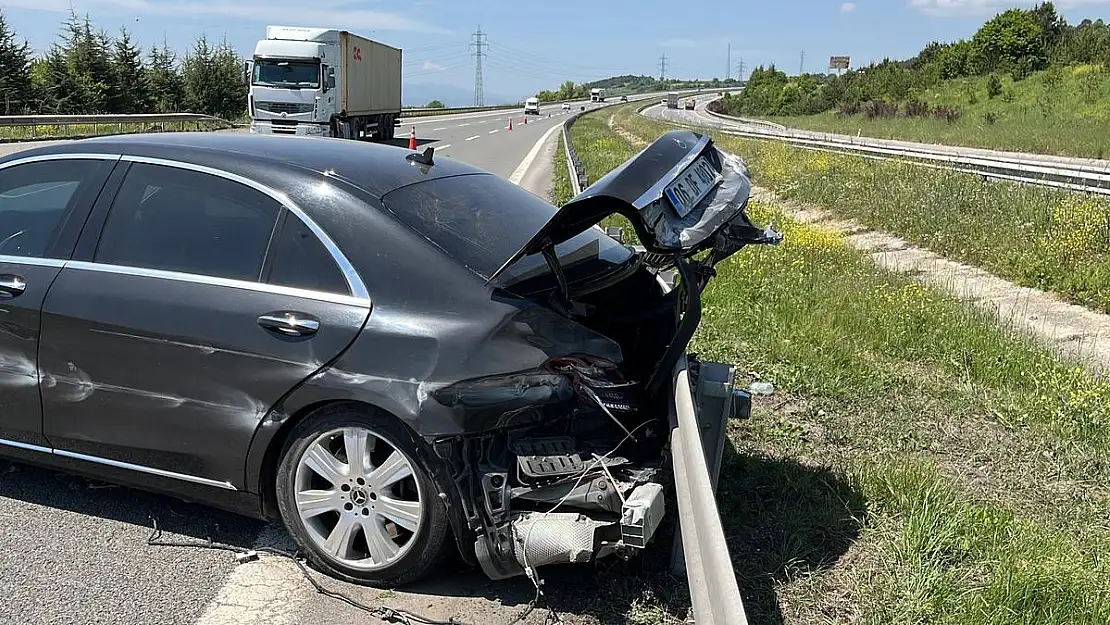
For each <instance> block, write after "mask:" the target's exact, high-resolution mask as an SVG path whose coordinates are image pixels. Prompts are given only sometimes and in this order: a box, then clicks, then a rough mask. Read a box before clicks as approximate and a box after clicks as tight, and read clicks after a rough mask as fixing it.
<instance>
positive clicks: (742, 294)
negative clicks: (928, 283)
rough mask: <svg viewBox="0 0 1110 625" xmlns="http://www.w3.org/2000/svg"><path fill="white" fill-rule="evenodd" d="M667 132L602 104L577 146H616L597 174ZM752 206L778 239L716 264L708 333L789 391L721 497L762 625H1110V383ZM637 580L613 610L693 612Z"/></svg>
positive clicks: (740, 438) (650, 619) (729, 460)
mask: <svg viewBox="0 0 1110 625" xmlns="http://www.w3.org/2000/svg"><path fill="white" fill-rule="evenodd" d="M626 113H627V111H626ZM608 114H609V113H608V112H607V113H605V115H608ZM628 122H631V123H628ZM663 130H664V126H663V125H661V124H654V126H651V125H648V124H643V123H641V122H640V121H638V117H632V116H630V115H623V114H622V113H618V114H617V115H616V116H615V118H614V126H613V127H610V126H608V125H607V124H606V123H605V119H604V118H603V117H601V116H600V115H596V114H595V115H587V116H585V117H584V118H582V120H581V121H580V122H579V123H578V124H576V125H575V126H574V129H573V131H572V132H573V133H574V136H573V138H572V140H573V141H574V142H575V145H576V146H579V145H581V146H600V147H601V148H603V149H605V150H608V153H607V154H603V155H595V154H591V153H589V152H586V151H583V153H582V156H583V159H584V161H585V162H586V164H587V165H586V166H587V168H590V167H594V166H601V165H594V164H595V163H598V164H600V163H607V162H614V163H619V162H621V161H622V160H623V159H624V158H628V157H629V156H631V155H632V154H633V153H634V152H635V151H636V150H638V149H639V146H636V145H634V143H635V141H633V138H635V137H640V138H642V139H644V140H646V139H648V138H655V137H657V136H658V134H659V133H660V132H662V131H663ZM737 147H744V146H735V147H733V146H730V148H729V149H736V148H737ZM579 150H583V148H582V147H579ZM737 151H738V152H739V153H741V154H743V155H744V156H748V154H747V153H745V151H744V150H742V149H737ZM754 169H755V171H756V175H757V176H759V175H760V168H759V167H758V166H756V167H755V168H754ZM601 173H603V172H602V171H600V170H590V177H591V179H596V178H597V177H598V175H599V174H601ZM784 179H785V178H784ZM841 184H847V183H846V182H845V181H843V180H841ZM751 213H752V216H753V218H754V219H755V221H757V222H758V223H764V222H767V221H770V220H773V221H774V222H775V224H776V225H777V226H780V227H781V228H782V229H783V230H784V231H785V234H786V242H785V243H784V244H783V245H781V246H779V247H775V248H761V249H751V250H743V251H741V252H740V253H739V254H737V255H736V256H734V257H733V258H731V259H729V260H728V261H726V262H725V263H723V264H722V265H721V266H719V274H718V276H717V278H716V279H715V280H714V281H713V282H711V284H710V287H709V288H708V290H707V291H706V294H705V298H704V320H703V322H702V326H701V329H700V330H699V333H698V335H697V336H696V337H695V349H696V350H697V351H699V352H700V353H701V355H702V356H703V357H704V358H707V359H712V360H719V361H724V362H737V363H740V364H741V366H742V368H743V370H745V371H750V372H753V374H754V375H756V376H758V377H760V378H763V379H767V380H771V381H773V382H774V383H775V384H776V387H777V390H776V393H775V394H774V395H773V396H771V397H768V398H763V399H761V400H760V401H759V402H757V405H756V406H755V410H754V412H753V417H752V419H751V420H750V421H748V422H743V423H731V424H729V432H728V435H729V440H730V442H731V444H732V448H731V449H729V450H727V451H726V457H725V461H724V465H723V467H722V475H721V485H720V488H719V492H718V499H719V505H720V507H721V513H722V514H721V516H722V521H723V523H724V525H725V531H726V535H727V536H728V539H729V543H730V551H731V554H732V557H733V561H734V563H735V566H736V570H737V572H738V575H739V577H740V579H741V588H742V591H743V593H744V596H745V603H746V606H747V609H748V612H749V618H750V619H751V621H752V622H753V623H807V624H808V623H844V622H853V623H857V622H858V623H876V624H878V623H884V624H885V623H951V624H953V625H964V624H967V625H971V624H976V625H979V624H982V623H998V624H1001V623H1061V624H1062V623H1079V624H1086V623H1090V624H1094V623H1106V622H1110V521H1108V519H1110V488H1108V487H1107V486H1106V485H1107V484H1108V483H1110V463H1108V462H1107V461H1106V458H1107V457H1108V455H1107V451H1108V450H1110V434H1108V433H1107V426H1108V425H1110V385H1108V384H1107V383H1105V382H1100V381H1098V380H1095V379H1092V378H1091V377H1089V376H1088V375H1086V374H1085V373H1084V372H1083V371H1081V370H1080V369H1078V368H1076V367H1073V366H1070V365H1068V364H1065V363H1062V362H1060V361H1058V360H1056V359H1054V358H1053V357H1052V356H1051V355H1050V354H1049V353H1048V352H1046V351H1045V350H1042V349H1040V348H1038V347H1036V346H1034V345H1033V344H1031V343H1030V342H1028V341H1027V340H1025V339H1023V338H1020V337H1018V336H1015V335H1013V334H1011V333H1009V332H1008V331H1006V330H1004V329H1001V328H1000V327H998V326H997V325H996V324H994V323H993V322H992V321H991V319H990V318H989V317H987V316H986V314H984V313H980V312H978V311H976V310H975V309H973V308H971V307H968V306H966V305H963V304H961V303H960V302H958V301H956V300H955V299H953V298H950V297H947V296H945V295H943V294H941V293H939V292H936V291H934V290H931V289H928V288H925V287H922V286H920V285H918V284H916V283H914V282H912V281H911V280H910V279H908V278H905V277H902V276H898V275H894V274H891V273H888V272H885V271H883V270H880V269H879V268H877V267H876V266H875V265H873V264H872V263H871V262H870V261H869V260H868V259H867V258H866V257H865V256H863V255H862V254H861V253H859V252H857V251H855V250H853V249H851V248H849V247H848V246H846V245H845V244H844V242H843V241H842V240H841V239H840V237H839V236H837V235H835V234H834V233H831V232H829V231H827V230H823V229H821V228H819V227H815V226H811V225H805V224H799V223H795V222H793V221H791V220H790V219H789V218H787V217H786V216H785V215H783V214H781V213H780V212H779V211H778V209H777V208H776V207H774V206H768V205H759V204H755V205H753V206H752V209H751ZM643 579H644V580H645V581H644V585H645V586H647V587H648V588H651V589H652V592H651V593H650V595H648V596H643V595H642V594H641V595H636V593H637V592H639V591H638V590H637V589H638V588H639V587H640V586H639V585H638V584H637V583H636V582H635V581H634V580H633V581H629V580H628V579H622V580H621V581H620V582H619V583H618V582H616V581H611V582H604V584H605V585H604V588H603V589H604V590H606V591H607V592H608V593H610V594H611V595H613V596H615V597H616V598H617V603H619V604H620V605H624V606H628V609H627V610H626V612H625V614H624V615H623V617H622V619H621V620H622V621H623V622H627V623H636V624H647V623H651V624H655V623H665V622H673V620H674V619H680V618H681V617H682V614H681V610H682V607H683V605H682V604H681V602H674V603H672V601H673V600H670V601H669V600H667V599H665V598H664V597H677V596H680V595H681V593H676V592H671V593H669V594H666V593H661V592H659V591H658V590H657V588H658V586H657V584H658V581H657V578H654V577H651V576H648V575H645V576H644V577H643ZM630 595H631V596H632V598H629V596H630Z"/></svg>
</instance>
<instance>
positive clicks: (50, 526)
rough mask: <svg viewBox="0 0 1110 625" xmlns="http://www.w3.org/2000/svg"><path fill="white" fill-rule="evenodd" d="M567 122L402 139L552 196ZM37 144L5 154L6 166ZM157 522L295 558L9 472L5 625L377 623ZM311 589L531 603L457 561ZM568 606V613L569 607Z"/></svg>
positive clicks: (266, 531)
mask: <svg viewBox="0 0 1110 625" xmlns="http://www.w3.org/2000/svg"><path fill="white" fill-rule="evenodd" d="M644 97H658V96H657V95H655V94H652V95H649V96H644ZM581 105H583V106H586V107H587V108H596V107H598V106H600V105H598V104H590V103H583V104H581ZM578 106H579V104H575V105H574V108H575V109H577V107H578ZM549 113H550V117H549V116H548V114H549ZM567 116H568V114H567V113H565V112H563V111H562V110H561V107H560V106H559V105H557V104H556V105H545V106H544V107H543V108H542V109H541V115H540V116H539V117H538V118H537V117H535V116H532V117H531V118H530V119H529V120H528V123H527V124H525V123H523V121H522V119H523V116H522V114H521V111H520V110H512V109H511V110H502V111H497V112H488V113H465V114H456V115H448V116H437V117H427V118H417V119H414V120H412V121H406V123H405V125H404V126H402V127H401V129H399V131H398V135H399V138H398V139H397V140H396V143H398V144H403V145H407V144H408V134H409V132H410V130H411V129H412V128H415V129H416V134H417V140H418V143H419V144H420V149H423V148H424V147H425V146H428V145H431V146H433V147H435V148H436V151H437V153H438V154H439V155H440V156H441V157H449V158H455V159H459V160H462V161H466V162H468V163H472V164H474V165H477V166H479V167H483V168H485V169H488V170H490V171H492V172H494V173H496V174H498V175H500V176H503V177H505V178H508V179H510V180H511V181H513V182H517V183H519V184H521V185H522V186H524V187H525V188H527V189H529V190H531V191H532V192H534V193H537V194H538V195H542V196H546V194H547V189H548V188H549V186H550V182H551V165H552V159H551V156H552V154H553V151H554V149H555V146H556V145H557V139H558V133H557V132H556V130H557V129H558V127H559V126H560V124H561V123H562V122H563V121H565V120H566V119H567ZM510 118H511V119H512V130H509V128H508V126H509V119H510ZM232 132H244V131H243V130H238V131H232ZM402 135H403V138H401V136H402ZM545 138H546V139H545ZM541 139H545V140H544V141H543V142H541ZM42 143H43V142H36V143H8V144H3V145H0V154H8V153H13V152H18V151H20V150H23V149H27V148H28V147H32V146H35V145H42ZM152 518H156V519H157V520H158V522H159V524H160V526H161V527H162V528H163V529H164V530H165V531H166V535H165V537H164V538H166V539H173V540H192V541H196V540H205V539H207V538H212V539H213V540H215V541H218V542H226V543H229V544H232V545H236V546H239V547H258V546H276V547H280V548H284V549H292V548H293V546H292V544H291V542H290V540H289V538H288V536H287V534H286V533H285V531H284V529H283V528H281V527H280V526H278V525H276V524H270V525H267V524H263V523H260V522H256V521H252V520H249V519H246V518H242V517H238V516H235V515H231V514H225V513H222V512H218V511H215V510H212V509H210V508H206V507H203V506H199V505H194V504H188V503H184V502H181V501H179V500H176V499H171V498H167V497H161V496H157V495H151V494H147V493H141V492H138V491H134V490H130V489H126V488H121V487H113V486H108V485H103V484H95V483H91V482H88V481H87V480H84V479H82V478H77V477H71V476H68V475H63V474H59V473H55V472H52V471H47V470H42V469H37V468H31V467H28V466H25V465H8V464H7V463H6V462H4V461H2V460H0V527H3V528H5V531H4V532H3V533H2V534H0V625H9V624H11V625H16V624H18V625H36V624H44V625H45V624H47V623H49V624H62V623H74V624H78V623H79V624H85V623H101V624H105V625H123V624H127V625H141V624H147V623H149V624H151V625H214V624H225V623H227V624H231V623H234V624H236V625H239V624H251V623H266V624H274V625H284V624H289V625H292V624H294V623H297V624H299V623H333V622H335V623H338V622H344V623H349V622H359V623H374V624H376V623H378V622H380V621H378V620H377V619H376V618H373V617H370V616H368V615H360V613H359V612H358V611H357V610H356V609H354V608H352V607H350V606H348V605H346V604H344V603H342V602H340V601H337V600H335V599H331V598H328V597H326V596H324V595H320V594H317V593H316V592H315V590H314V589H313V588H312V586H310V585H309V584H308V583H307V582H306V581H305V580H304V579H303V578H302V577H301V575H300V573H299V571H298V570H297V569H296V568H295V566H294V565H293V564H292V563H290V562H288V561H286V560H282V559H280V558H276V557H263V558H262V559H261V560H260V561H258V562H253V563H249V564H244V565H237V564H236V561H235V557H234V554H231V553H228V552H223V551H213V550H206V549H190V548H175V547H153V546H148V545H147V543H146V541H147V537H148V535H149V534H150V529H151V519H152ZM584 569H585V570H582V569H578V570H574V571H571V572H570V573H569V574H567V573H558V572H556V573H552V574H548V573H547V572H545V573H544V575H545V576H547V577H548V578H549V581H550V582H552V586H553V587H557V588H558V589H556V588H552V589H549V591H548V592H553V593H554V594H555V596H556V597H559V596H560V595H562V594H563V593H566V594H567V596H574V597H576V598H577V601H579V602H582V601H583V599H582V597H590V596H591V595H592V593H591V592H590V590H591V588H596V582H593V581H591V579H590V577H591V576H592V575H593V573H592V572H591V571H592V568H590V567H584ZM316 577H317V578H318V579H320V580H321V583H323V584H324V585H326V586H327V587H328V588H329V589H333V590H339V591H342V592H345V593H348V594H350V595H351V596H352V597H355V598H357V599H358V600H359V601H361V602H364V603H367V604H372V605H373V604H378V603H384V604H386V605H389V606H391V607H396V608H404V609H408V610H411V611H414V612H418V613H420V614H423V615H426V616H429V617H433V618H438V619H441V620H446V619H449V618H451V617H455V618H458V619H461V620H462V621H463V622H466V623H473V624H486V623H491V624H493V625H498V624H500V623H505V622H508V621H510V620H512V618H515V616H516V615H517V614H518V613H519V612H520V609H521V608H522V607H523V606H524V605H525V604H526V603H527V602H528V600H529V599H531V598H532V596H533V589H532V585H531V583H530V582H528V581H527V580H523V579H519V580H513V581H509V582H491V581H489V580H488V579H487V578H486V577H485V576H484V575H482V574H481V573H480V572H479V571H476V570H470V569H467V568H465V567H464V566H463V565H462V564H460V563H448V564H446V565H445V567H444V571H443V572H442V574H441V575H439V576H437V577H436V578H435V579H434V580H432V581H430V582H429V583H428V584H427V585H425V586H422V587H419V588H416V589H412V590H410V591H408V592H386V593H379V592H377V591H374V590H372V589H368V588H363V587H356V586H351V585H348V584H342V583H340V582H336V581H335V580H332V579H330V578H325V577H323V576H320V575H316ZM559 607H560V608H561V610H565V609H568V605H567V604H566V603H565V602H563V603H561V604H560V605H559ZM545 616H546V613H545V612H541V611H537V612H535V613H533V614H532V616H530V617H529V618H528V619H526V620H525V621H523V623H525V624H528V623H541V622H543V619H544V618H545ZM563 618H564V622H565V623H568V624H571V625H573V624H574V623H580V622H582V623H586V622H590V623H592V622H596V621H594V620H593V619H592V617H578V616H575V615H574V614H566V613H565V612H564V613H563ZM579 618H581V619H585V620H578V619H579Z"/></svg>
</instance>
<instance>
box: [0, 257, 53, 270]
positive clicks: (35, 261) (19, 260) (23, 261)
mask: <svg viewBox="0 0 1110 625" xmlns="http://www.w3.org/2000/svg"><path fill="white" fill-rule="evenodd" d="M67 262H69V261H67V260H63V259H61V258H43V257H40V256H9V255H7V254H0V263H14V264H17V265H36V266H38V267H58V268H61V267H65V266H66V263H67Z"/></svg>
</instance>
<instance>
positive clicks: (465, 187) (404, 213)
mask: <svg viewBox="0 0 1110 625" xmlns="http://www.w3.org/2000/svg"><path fill="white" fill-rule="evenodd" d="M382 203H383V204H385V207H386V208H387V209H389V211H390V212H391V213H393V215H394V216H395V217H396V218H397V219H399V220H400V221H402V222H403V223H404V224H406V225H407V226H408V227H410V228H412V229H413V230H415V231H416V232H417V233H419V234H420V235H421V236H423V237H425V238H426V239H428V240H429V241H431V242H432V243H433V244H435V245H436V246H438V247H439V248H440V249H442V250H443V251H444V252H445V253H446V254H447V255H448V256H451V257H452V258H454V259H455V260H456V261H458V262H459V263H461V264H462V265H464V266H466V267H467V268H469V269H470V270H471V271H473V272H474V273H476V274H478V275H479V276H481V277H482V278H483V279H488V278H489V277H490V276H491V275H493V273H494V272H495V271H497V270H498V269H499V268H500V267H501V265H502V264H504V262H505V261H506V260H508V259H509V258H510V257H511V256H512V255H513V254H515V253H516V252H517V250H519V249H520V248H522V247H524V244H525V243H527V242H528V240H529V239H531V238H532V236H533V235H534V234H536V233H537V232H539V230H540V228H542V227H543V226H544V224H546V223H547V222H548V221H549V220H550V219H551V218H552V217H553V216H554V215H555V212H556V210H557V209H556V208H555V207H554V206H552V205H551V204H549V203H547V202H545V201H543V200H541V199H540V198H538V197H536V196H534V195H532V194H531V193H529V192H527V191H525V190H524V189H522V188H520V187H518V186H517V185H514V184H512V183H509V182H507V181H505V180H502V179H501V178H498V177H497V176H494V175H492V174H469V175H462V176H453V177H449V178H438V179H435V180H428V181H425V182H419V183H416V184H412V185H409V186H406V187H401V188H400V189H397V190H396V191H392V192H390V193H387V194H386V195H385V197H383V198H382ZM555 250H556V253H557V254H558V256H559V259H560V261H561V265H562V267H563V269H564V272H565V273H566V274H567V280H568V281H570V282H576V281H579V280H582V279H584V278H587V277H589V276H592V275H595V274H598V273H602V272H606V271H609V270H612V269H614V268H615V267H616V266H618V265H622V264H624V263H626V262H628V260H629V259H631V258H632V251H631V250H629V249H628V248H626V247H624V246H623V245H621V244H619V243H617V242H616V241H614V240H613V239H612V238H610V237H608V236H606V235H605V234H604V233H603V232H600V231H599V230H597V229H595V228H590V229H589V230H587V231H585V232H583V233H581V234H579V235H577V236H575V237H574V238H572V239H570V240H568V241H566V242H564V243H562V244H560V245H558V246H556V248H555ZM547 273H548V270H547V263H545V262H544V260H543V257H542V255H540V254H532V255H531V256H527V257H525V258H522V259H520V260H519V261H517V262H516V263H514V264H513V266H512V267H509V268H508V269H506V270H505V271H504V272H502V273H501V275H500V276H498V278H497V283H498V284H499V285H500V286H509V285H511V284H516V283H519V282H521V281H523V280H529V281H532V280H533V279H534V278H537V277H540V276H543V275H546V274H547Z"/></svg>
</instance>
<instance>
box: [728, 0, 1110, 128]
mask: <svg viewBox="0 0 1110 625" xmlns="http://www.w3.org/2000/svg"><path fill="white" fill-rule="evenodd" d="M1078 64H1101V65H1103V66H1104V67H1110V25H1108V24H1106V23H1105V22H1103V21H1102V20H1101V19H1099V20H1096V21H1091V20H1089V19H1087V20H1083V21H1082V22H1081V23H1080V24H1078V25H1075V26H1072V25H1069V24H1068V23H1067V21H1066V20H1064V19H1063V18H1062V17H1061V16H1060V15H1059V14H1057V12H1056V7H1055V6H1054V5H1053V4H1052V3H1051V2H1045V3H1042V4H1039V5H1037V6H1035V7H1033V8H1032V9H1026V10H1022V9H1010V10H1008V11H1004V12H1002V13H999V14H997V15H996V16H995V17H993V18H992V19H990V20H989V21H987V22H986V23H985V24H984V25H983V26H982V27H981V28H980V29H979V30H978V31H977V32H976V33H975V35H974V36H972V37H971V39H963V40H959V41H956V42H953V43H940V42H936V41H934V42H932V43H930V44H929V45H927V46H925V48H924V49H922V50H921V52H919V53H918V54H917V55H916V56H914V57H913V58H911V59H908V60H905V61H894V60H889V59H887V60H884V61H882V62H881V63H873V64H871V65H868V66H867V67H863V68H860V69H858V70H851V71H847V72H845V73H843V74H840V75H835V74H804V75H801V76H792V77H788V76H787V75H786V74H785V73H783V72H782V71H779V70H777V69H776V68H775V67H774V65H772V66H770V67H766V68H765V67H762V66H761V67H758V68H756V69H755V70H754V71H753V72H752V74H751V76H750V77H749V80H748V86H747V87H746V88H745V89H744V91H743V92H741V93H740V94H738V95H736V96H731V97H727V98H726V99H725V100H724V101H723V102H722V106H723V107H724V109H725V111H726V112H728V113H731V114H736V115H743V114H748V115H812V114H816V113H822V112H824V111H828V110H833V109H834V108H837V107H842V110H844V111H845V112H847V113H849V114H850V113H851V112H852V111H855V110H860V109H861V104H867V105H870V108H876V107H879V108H881V107H880V106H878V105H881V104H882V103H884V102H886V103H889V102H892V101H894V102H897V101H902V100H906V99H907V98H909V97H910V96H911V94H912V93H914V92H915V91H920V90H925V89H929V88H931V87H934V86H936V85H937V84H938V83H940V82H942V81H945V80H951V79H954V78H963V77H977V76H987V77H988V79H987V80H988V87H989V88H993V89H996V90H1000V89H1001V80H1000V79H999V76H1000V75H1009V76H1010V77H1011V78H1013V80H1015V81H1020V80H1022V79H1024V78H1026V77H1027V76H1029V75H1030V74H1031V73H1033V72H1036V71H1040V70H1045V69H1050V68H1053V67H1065V66H1069V65H1078ZM863 108H868V107H863Z"/></svg>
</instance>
